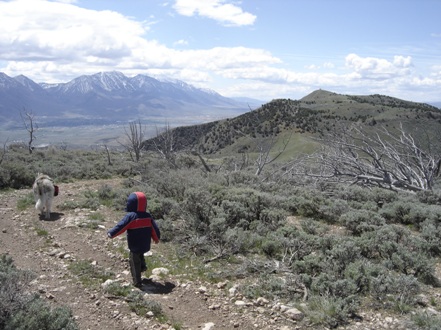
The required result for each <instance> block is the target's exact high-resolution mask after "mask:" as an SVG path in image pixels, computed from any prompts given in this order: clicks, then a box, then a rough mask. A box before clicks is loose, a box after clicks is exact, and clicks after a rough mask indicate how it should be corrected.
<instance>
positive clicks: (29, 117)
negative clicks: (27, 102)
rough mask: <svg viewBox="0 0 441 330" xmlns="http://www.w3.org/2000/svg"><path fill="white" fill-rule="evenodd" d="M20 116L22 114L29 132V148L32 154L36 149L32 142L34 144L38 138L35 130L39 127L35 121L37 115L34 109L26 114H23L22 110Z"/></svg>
mask: <svg viewBox="0 0 441 330" xmlns="http://www.w3.org/2000/svg"><path fill="white" fill-rule="evenodd" d="M20 116H21V119H22V121H23V124H24V126H25V128H26V130H27V131H28V133H29V142H28V150H29V153H30V154H32V151H33V149H34V148H33V145H32V144H33V142H34V140H36V137H35V132H36V131H37V129H38V126H37V124H36V122H35V116H34V114H33V113H32V111H31V112H25V113H24V115H23V113H21V112H20Z"/></svg>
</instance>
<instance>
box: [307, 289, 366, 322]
mask: <svg viewBox="0 0 441 330" xmlns="http://www.w3.org/2000/svg"><path fill="white" fill-rule="evenodd" d="M358 307H359V302H358V301H357V299H355V297H354V296H350V297H346V298H340V297H333V296H330V295H323V296H313V297H311V299H310V301H309V303H308V306H307V309H306V317H307V318H308V320H309V322H311V324H312V325H322V326H326V327H330V328H336V327H338V326H340V325H345V324H347V323H348V321H349V317H350V316H351V315H352V314H353V313H354V312H355V311H356V310H357V308H358Z"/></svg>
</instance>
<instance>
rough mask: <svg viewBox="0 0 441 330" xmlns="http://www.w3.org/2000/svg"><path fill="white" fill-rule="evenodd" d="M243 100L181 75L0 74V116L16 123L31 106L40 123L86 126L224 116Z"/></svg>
mask: <svg viewBox="0 0 441 330" xmlns="http://www.w3.org/2000/svg"><path fill="white" fill-rule="evenodd" d="M248 110H249V109H248V107H247V104H246V103H243V102H239V101H237V100H234V99H231V98H227V97H223V96H222V95H220V94H219V93H216V92H215V91H212V90H204V89H200V88H196V87H194V86H192V85H190V84H187V83H185V82H183V81H179V80H169V81H160V80H157V79H155V78H152V77H150V76H147V75H137V76H134V77H127V76H125V75H124V74H123V73H121V72H115V71H114V72H101V73H97V74H93V75H84V76H80V77H78V78H75V79H73V80H71V81H69V82H67V83H58V84H48V83H39V84H38V83H35V82H34V81H32V80H31V79H29V78H27V77H25V76H23V75H20V76H17V77H9V76H7V75H6V74H4V73H0V119H1V121H3V122H10V123H14V122H17V121H18V122H19V123H18V124H22V123H21V122H20V120H19V119H20V112H23V111H27V112H29V111H32V113H33V114H34V115H35V116H36V117H37V118H38V120H39V122H40V124H42V125H45V126H49V125H62V126H66V125H67V126H71V125H86V124H93V125H95V124H97V123H104V124H105V123H115V122H129V121H133V120H138V119H141V120H143V119H149V118H155V117H156V118H161V120H164V119H167V118H175V117H177V116H179V117H185V116H191V117H199V118H203V117H206V118H225V117H232V116H237V115H239V114H241V113H244V112H246V111H248Z"/></svg>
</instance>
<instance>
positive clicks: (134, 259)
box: [129, 252, 147, 285]
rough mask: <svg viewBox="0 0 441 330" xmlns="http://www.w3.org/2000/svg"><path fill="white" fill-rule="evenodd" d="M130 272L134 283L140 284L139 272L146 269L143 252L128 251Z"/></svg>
mask: <svg viewBox="0 0 441 330" xmlns="http://www.w3.org/2000/svg"><path fill="white" fill-rule="evenodd" d="M129 262H130V272H131V273H132V279H133V284H134V285H141V281H142V279H141V273H142V272H145V271H146V270H147V265H146V263H145V259H144V253H133V252H130V258H129Z"/></svg>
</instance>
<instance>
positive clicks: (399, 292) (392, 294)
mask: <svg viewBox="0 0 441 330" xmlns="http://www.w3.org/2000/svg"><path fill="white" fill-rule="evenodd" d="M419 293H420V285H419V284H418V280H417V279H416V278H415V277H414V276H408V275H403V274H392V273H391V274H385V273H383V274H380V275H379V276H377V277H373V278H372V285H371V294H372V295H373V297H374V298H375V299H377V300H379V301H381V302H383V304H382V306H383V307H386V308H390V309H394V310H397V311H398V312H408V311H409V309H410V308H411V307H412V306H414V305H415V303H416V299H417V295H418V294H419Z"/></svg>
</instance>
